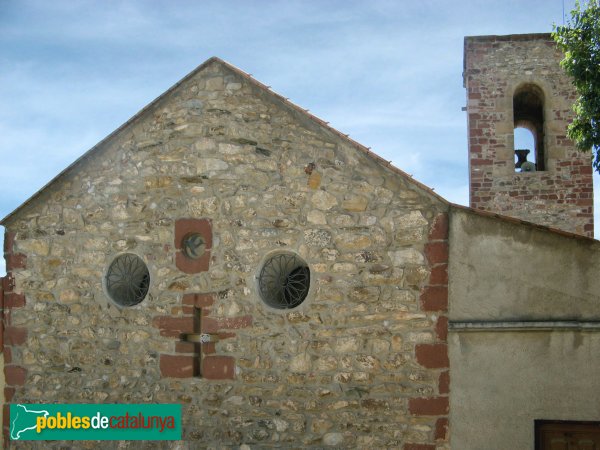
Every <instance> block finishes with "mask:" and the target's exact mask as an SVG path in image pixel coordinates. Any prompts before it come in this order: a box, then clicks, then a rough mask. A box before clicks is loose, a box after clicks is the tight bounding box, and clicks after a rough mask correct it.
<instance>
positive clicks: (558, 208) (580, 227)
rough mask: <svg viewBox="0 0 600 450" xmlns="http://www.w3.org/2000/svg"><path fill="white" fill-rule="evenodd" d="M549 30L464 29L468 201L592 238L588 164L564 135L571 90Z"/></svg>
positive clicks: (572, 95) (585, 156)
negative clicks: (497, 32)
mask: <svg viewBox="0 0 600 450" xmlns="http://www.w3.org/2000/svg"><path fill="white" fill-rule="evenodd" d="M561 59H562V54H561V53H560V51H559V50H558V49H557V47H556V45H555V43H554V41H553V40H552V37H551V35H550V34H521V35H508V36H468V37H466V38H465V48H464V73H463V78H464V86H465V88H466V90H467V115H468V129H469V138H468V142H469V198H470V206H471V207H472V208H476V209H482V210H485V211H490V212H497V213H499V214H503V215H507V216H511V217H515V218H519V219H523V220H526V221H529V222H534V223H537V224H541V225H546V226H550V227H554V228H558V229H561V230H565V231H570V232H573V233H577V234H582V235H585V236H589V237H593V233H594V222H593V220H594V219H593V185H592V164H591V156H590V154H589V153H583V152H580V151H579V150H577V148H576V147H575V145H574V144H573V142H572V141H571V140H569V139H568V138H567V136H566V133H567V126H568V124H569V123H570V122H571V119H572V115H573V112H572V110H571V106H572V104H573V102H574V101H575V98H576V91H575V88H574V87H573V85H572V84H571V81H570V79H569V78H568V76H567V75H566V74H565V73H564V72H563V70H562V68H561V67H560V65H559V63H560V60H561Z"/></svg>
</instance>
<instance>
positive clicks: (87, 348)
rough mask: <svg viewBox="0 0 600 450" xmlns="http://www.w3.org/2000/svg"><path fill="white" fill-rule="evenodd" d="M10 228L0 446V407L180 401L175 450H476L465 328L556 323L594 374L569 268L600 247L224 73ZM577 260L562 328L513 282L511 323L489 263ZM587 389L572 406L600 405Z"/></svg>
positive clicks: (66, 174) (144, 118)
mask: <svg viewBox="0 0 600 450" xmlns="http://www.w3.org/2000/svg"><path fill="white" fill-rule="evenodd" d="M470 120H473V117H470ZM471 123H472V122H471ZM581 172H582V173H584V172H585V171H583V170H582V171H581ZM586 220H588V219H586ZM2 224H3V225H4V226H5V227H6V236H5V244H4V254H5V258H6V262H7V272H8V273H7V276H6V277H5V278H4V279H3V283H2V290H0V295H2V297H3V305H4V320H3V325H4V358H5V360H4V373H5V382H6V387H5V390H4V396H5V402H6V403H5V409H4V427H5V437H6V436H7V434H6V430H7V427H8V425H9V423H8V410H7V406H8V405H9V404H10V403H180V404H182V405H183V441H182V442H180V443H177V444H175V445H177V446H179V448H244V449H247V448H401V449H404V450H434V449H437V450H443V449H449V448H450V447H451V443H452V447H454V448H457V449H459V448H460V449H466V448H483V447H477V446H476V445H479V444H474V443H472V442H469V437H468V436H469V433H470V430H472V428H471V427H472V426H474V424H473V418H472V414H473V412H474V411H478V413H479V414H482V413H481V411H485V410H486V409H487V404H486V403H485V395H486V393H487V389H489V388H490V387H489V386H486V385H485V382H483V384H482V383H481V376H480V375H481V374H480V373H479V372H477V370H478V369H477V367H478V364H473V361H478V362H479V363H481V364H482V365H483V366H482V367H484V368H485V369H486V370H487V368H489V369H490V370H493V368H494V366H493V364H491V365H490V362H489V361H487V360H486V359H485V358H486V353H485V346H484V347H483V348H482V350H481V351H482V352H483V353H479V347H478V346H479V345H480V344H481V342H487V341H486V340H487V339H489V336H488V335H487V334H485V333H488V330H487V329H486V330H483V331H482V330H481V329H480V330H479V331H475V333H473V332H472V330H467V328H469V327H471V329H472V328H473V325H472V324H473V323H476V322H478V323H479V322H481V323H483V322H486V321H488V322H492V321H497V320H500V319H502V320H504V321H506V322H510V321H511V320H512V321H514V320H517V319H518V320H520V321H524V320H532V319H536V320H537V321H538V322H540V323H542V322H544V323H546V325H547V326H554V325H548V323H549V322H548V321H553V322H552V323H554V324H555V325H556V323H558V322H560V321H561V320H563V319H565V318H566V317H567V316H568V318H569V320H571V322H572V323H575V322H577V323H575V325H573V324H572V328H571V329H569V330H566V331H565V330H563V331H558V332H555V330H554V329H552V330H554V331H552V330H550V331H548V328H546V331H540V332H538V333H537V334H536V335H535V338H534V341H535V342H537V338H538V337H541V336H543V333H550V334H551V335H552V337H553V339H554V341H553V345H554V347H552V348H553V349H555V350H554V351H555V356H556V355H558V354H559V353H560V349H562V350H563V351H566V350H565V349H566V348H567V347H568V346H565V345H566V344H565V345H563V344H562V341H561V339H562V338H563V337H564V333H565V332H566V333H571V334H569V336H571V337H570V338H569V339H571V341H569V342H571V344H569V345H571V346H573V345H575V347H573V348H574V349H575V350H574V353H573V352H572V353H571V354H572V355H574V356H573V357H574V359H573V362H572V363H573V365H575V366H576V367H578V366H577V364H580V365H581V364H587V366H586V367H587V368H586V370H588V368H590V369H589V370H593V369H594V368H596V367H597V366H598V365H597V364H596V365H594V364H595V363H590V360H589V358H588V359H587V360H586V359H585V357H584V356H585V354H586V352H591V350H592V349H593V348H595V347H594V346H595V345H597V338H596V333H594V332H593V329H594V328H593V324H594V323H595V320H596V319H600V317H598V316H599V315H600V314H596V312H595V306H596V305H597V304H598V301H600V299H599V298H598V292H599V291H598V290H597V289H595V288H596V284H597V282H596V281H595V279H596V277H595V276H594V274H593V272H592V271H583V270H579V264H580V263H581V264H589V267H594V266H593V263H595V261H596V260H597V258H598V257H597V256H596V254H597V251H596V250H597V242H596V241H593V240H592V239H590V238H586V237H578V236H577V235H575V234H570V233H567V232H558V231H556V230H555V231H553V230H546V229H543V230H540V229H539V227H537V226H533V225H531V224H526V223H522V222H521V221H520V220H514V219H506V218H499V217H496V216H494V215H493V214H488V213H482V212H477V211H475V210H474V209H469V208H466V209H465V208H462V207H458V206H456V205H451V204H449V203H448V202H447V201H445V200H444V199H443V198H441V197H439V196H438V195H437V194H435V193H434V192H433V191H432V190H431V189H429V188H427V187H426V186H424V185H422V184H420V183H418V182H417V181H415V180H413V179H412V178H411V177H410V176H408V175H407V174H405V173H404V172H402V171H401V170H399V169H397V168H395V167H393V166H392V165H390V164H389V162H387V161H384V160H383V159H381V158H380V157H378V156H377V155H375V154H373V153H372V152H370V151H369V150H368V149H367V148H365V147H363V146H362V145H360V144H358V143H356V142H354V141H352V140H351V139H349V138H348V137H347V136H345V135H343V134H341V133H339V132H338V131H336V130H334V129H332V128H330V127H329V126H328V125H327V124H326V123H325V122H323V121H321V120H320V119H318V118H316V117H314V116H312V115H310V114H309V113H308V112H306V111H305V110H303V109H301V108H299V107H297V106H296V105H294V104H292V103H290V102H289V101H287V100H286V99H285V98H283V97H281V96H279V95H277V94H275V93H273V92H272V91H271V90H269V88H268V87H266V86H264V85H262V84H261V83H259V82H258V81H256V80H254V79H252V78H251V77H250V76H249V75H247V74H245V73H243V72H242V71H240V70H239V69H237V68H235V67H233V66H231V65H229V64H227V63H225V62H223V61H221V60H219V59H218V58H212V59H210V60H208V61H207V62H205V63H204V64H203V65H201V66H200V67H199V68H197V69H196V70H194V71H193V72H192V73H191V74H189V75H188V76H187V77H185V78H184V79H183V80H182V81H180V82H179V83H177V84H176V85H175V86H173V87H172V88H171V89H170V90H169V91H167V92H166V93H165V94H163V95H162V96H160V97H159V98H158V99H156V100H155V101H154V102H152V103H151V104H150V105H148V106H147V107H146V108H144V109H143V110H142V111H141V112H140V113H138V114H137V115H136V116H134V117H133V118H132V119H131V120H129V121H128V122H127V123H125V124H124V125H123V126H122V127H120V128H119V129H118V130H116V131H115V132H114V133H112V134H111V135H109V136H108V137H107V138H105V139H104V140H103V141H101V142H100V143H99V144H98V145H96V146H95V147H94V148H92V149H91V150H90V151H89V152H88V153H86V154H85V155H83V156H82V157H81V158H80V159H79V160H77V161H76V162H75V163H74V164H72V165H71V166H70V167H68V168H67V169H65V171H63V172H62V173H61V174H59V175H58V176H57V177H56V178H55V179H54V180H53V181H52V182H51V183H50V184H49V185H48V186H46V187H45V188H44V189H42V190H41V191H40V192H38V193H37V194H35V195H34V196H33V197H32V198H31V199H30V200H28V201H27V202H26V203H25V204H23V205H22V206H21V207H19V208H18V209H17V210H16V211H15V212H13V213H11V214H10V215H9V216H8V217H6V218H5V219H4V220H3V222H2ZM577 226H578V227H579V225H577ZM576 231H583V233H584V234H585V233H589V231H590V230H589V229H588V228H586V227H585V225H582V226H581V230H579V228H577V230H576ZM510 236H520V240H517V241H514V242H513V241H511V239H510ZM542 242H543V245H542ZM472 243H478V244H477V245H476V246H474V245H472ZM490 243H493V244H494V245H492V246H491V247H487V248H486V245H489V244H490ZM517 244H518V245H517ZM519 245H521V247H519ZM573 246H575V247H577V252H579V253H577V254H578V255H579V256H578V257H579V258H580V259H579V260H578V261H575V262H574V263H572V264H571V266H570V267H571V270H570V271H568V270H560V271H555V272H557V273H554V274H553V277H550V278H552V280H553V281H552V283H551V286H550V287H547V290H548V292H549V293H551V294H553V295H554V296H553V297H552V298H551V299H550V301H551V302H552V303H551V306H552V308H553V313H552V314H550V315H549V316H548V315H547V314H546V312H547V308H546V307H545V306H544V305H543V304H540V303H539V301H537V300H536V297H535V295H534V294H533V293H534V291H535V289H538V288H539V286H540V285H541V284H544V285H545V283H546V281H547V280H546V278H547V277H546V278H544V277H539V276H537V277H535V276H534V277H532V278H531V279H532V280H533V281H532V283H533V284H531V286H530V285H528V284H527V283H529V281H530V279H529V278H527V280H526V282H525V283H524V285H525V286H526V287H527V289H528V292H530V293H531V295H529V296H525V297H524V299H525V300H527V302H529V301H532V302H533V303H534V304H533V306H531V308H529V307H528V306H527V304H528V303H527V302H525V304H524V303H521V304H519V298H520V297H519V296H522V294H523V291H522V290H520V291H519V290H514V289H512V288H509V287H508V285H509V283H511V276H512V275H513V272H510V271H507V270H506V265H504V264H500V263H501V262H504V263H505V262H506V261H511V258H514V257H517V255H518V254H527V253H526V252H528V251H529V252H533V253H536V251H537V249H539V248H542V247H543V248H545V249H546V250H545V251H546V252H547V253H544V252H539V254H540V255H541V256H540V257H541V259H540V260H539V261H538V263H539V266H538V267H537V268H535V267H534V268H533V269H531V270H533V273H534V274H536V273H538V272H536V270H538V269H539V270H540V271H542V272H543V271H544V270H545V269H546V266H545V265H544V264H545V263H544V261H546V258H548V257H562V258H568V257H569V256H568V255H572V254H573V251H574V250H573ZM519 252H520V253H519ZM494 254H497V255H501V256H502V258H499V259H498V263H490V261H489V260H490V259H493V258H490V255H494ZM451 255H454V259H453V258H452V257H451ZM466 255H469V257H471V258H472V260H469V259H468V258H467V256H466ZM542 256H543V257H542ZM453 261H454V262H453ZM453 264H454V265H453ZM522 264H525V262H523V263H522ZM517 266H518V264H513V267H514V268H515V270H516V267H517ZM527 267H528V266H526V264H525V268H524V269H523V272H522V273H527V270H529V269H527ZM449 275H450V276H449ZM572 276H576V277H578V278H577V281H578V282H577V283H575V282H573V283H572V286H569V289H568V292H566V293H565V292H563V291H564V289H563V291H561V288H560V286H561V285H564V283H563V281H565V280H566V281H565V282H568V281H569V280H571V277H572ZM561 277H562V278H561ZM497 280H501V281H500V282H498V283H500V284H497ZM502 283H506V284H502ZM599 287H600V286H599ZM559 291H560V292H559ZM502 292H505V293H507V295H506V296H504V297H503V296H502ZM513 295H514V297H513ZM579 299H584V300H583V301H582V302H581V303H580V304H579V306H578V307H577V308H575V309H571V310H569V308H567V307H566V306H565V302H567V301H574V300H579ZM496 300H497V301H496ZM453 302H454V303H453ZM495 308H496V309H498V311H499V312H498V313H497V312H495V311H496V310H495ZM511 308H513V309H511ZM513 312H514V314H513ZM573 312H574V313H573ZM571 313H573V314H571ZM536 314H537V315H536ZM544 314H546V316H545V315H544ZM488 316H491V317H488ZM505 319H506V320H505ZM469 324H471V325H469ZM577 324H579V325H577ZM581 324H584V325H581ZM586 324H587V325H586ZM590 324H592V325H590ZM514 326H518V325H514V324H513V331H511V332H509V333H508V334H503V336H504V337H508V338H511V337H512V335H511V334H510V333H512V332H514ZM577 326H579V329H581V327H582V326H585V327H587V328H586V329H585V331H584V333H585V335H583V336H579V335H577V333H578V331H577ZM590 330H592V331H590ZM449 332H450V334H449ZM529 332H531V330H529ZM482 333H483V334H482ZM556 333H558V334H559V335H558V336H557V335H556ZM561 333H562V334H561ZM534 334H535V333H534ZM474 336H475V338H473V337H474ZM481 336H483V338H482V337H481ZM494 336H495V335H494ZM521 337H522V334H521V335H519V334H518V335H517V336H516V337H514V339H516V341H517V344H516V345H521V343H520V341H519V339H521ZM472 339H475V340H474V341H472ZM544 339H546V337H544V338H543V339H542V341H543V340H544ZM494 342H498V341H497V339H495V338H492V339H491V341H490V342H489V345H490V347H489V348H492V347H493V345H497V344H493V343H494ZM513 343H514V342H513ZM486 345H487V344H486ZM474 349H475V350H476V351H475V352H474V351H473V350H474ZM494 351H496V349H494ZM500 351H501V350H500ZM556 352H558V353H556ZM590 354H591V353H590ZM452 358H454V359H455V360H456V361H457V364H460V365H461V368H459V367H458V366H457V372H456V373H458V374H459V375H458V376H460V377H461V378H460V379H455V378H456V377H457V376H456V375H454V373H455V372H454V363H453V362H452V361H453V359H452ZM508 359H509V361H505V362H504V364H505V368H509V367H511V361H512V360H510V358H508ZM555 359H556V358H555ZM550 360H554V359H553V356H550ZM450 368H452V370H453V372H452V376H450V373H451V372H450ZM486 370H484V371H483V372H482V373H484V374H485V376H486V377H487V376H489V373H488V372H487V371H486ZM507 370H508V369H507ZM555 372H556V373H558V372H559V370H558V369H556V370H555ZM502 373H504V372H502ZM552 373H554V372H552ZM582 373H583V372H582ZM585 373H587V372H585ZM504 374H505V375H506V373H504ZM547 376H548V377H549V378H552V374H549V375H547ZM559 378H560V377H559ZM484 381H485V380H484ZM477 383H479V384H477ZM590 383H592V382H590V381H589V380H587V379H586V381H585V382H583V385H582V386H580V385H579V384H577V385H575V386H570V388H571V391H572V392H573V401H580V402H581V403H583V404H586V405H587V404H589V403H590V404H591V402H594V401H596V400H599V399H598V398H597V397H598V396H599V394H596V393H593V394H590V393H588V394H587V398H585V395H584V393H586V392H587V391H588V388H590V387H594V386H592V385H591V384H590ZM593 383H595V382H593ZM471 386H473V387H474V388H473V389H471ZM599 387H600V386H599ZM492 388H493V387H492ZM595 392H600V390H596V391H595ZM470 397H472V399H473V400H472V403H469V401H470V400H469V398H470ZM596 404H599V405H600V402H598V401H596ZM469 405H473V408H471V407H470V406H469ZM477 405H478V406H477ZM455 406H456V409H455ZM476 406H477V407H476ZM545 407H546V408H547V410H548V411H549V410H550V409H552V407H553V402H550V405H546V406H545ZM461 408H462V409H461ZM478 408H479V409H478ZM506 408H509V409H510V405H508V406H506ZM597 408H598V407H594V406H591V405H590V406H585V408H584V409H582V410H581V411H582V412H581V413H580V414H578V413H577V411H574V410H571V409H570V410H567V411H566V412H564V414H563V413H561V417H560V418H561V419H564V420H579V421H586V420H588V421H589V420H598V418H599V417H600V414H599V411H598V410H597ZM455 411H459V412H460V414H458V415H457V413H455ZM545 411H546V410H544V407H540V409H538V410H537V411H536V412H534V413H535V414H538V415H539V417H538V416H536V415H535V414H534V413H532V414H534V416H535V417H534V416H532V417H533V419H544V418H548V419H552V418H553V417H549V416H550V415H551V414H550V413H549V412H548V413H546V412H545ZM569 411H570V412H569ZM504 413H506V414H510V413H511V412H510V411H505V412H504ZM449 418H450V419H451V420H449ZM533 419H531V420H530V418H529V416H528V417H527V418H526V422H527V424H528V425H527V426H529V425H531V427H533ZM524 421H525V419H524ZM454 429H456V430H458V434H457V435H456V438H455V437H454V434H453V433H454V431H453V430H454ZM527 430H529V428H527ZM527 430H526V432H525V434H526V433H528V431H527ZM487 432H488V433H493V432H494V430H493V427H491V428H489V429H488V431H487ZM461 433H462V434H461ZM480 434H481V433H480ZM483 434H484V435H485V433H483ZM455 439H456V441H455ZM487 439H488V442H489V439H492V440H493V439H494V438H493V437H490V436H487ZM532 439H533V438H532ZM453 442H459V443H460V442H463V443H464V444H458V445H454V443H453ZM532 442H533V441H532ZM5 443H7V444H8V443H9V441H5ZM75 444H77V445H78V446H82V447H92V446H93V445H94V444H93V443H75ZM10 445H11V446H14V447H16V448H21V447H23V448H29V447H36V446H35V445H34V444H33V443H32V442H16V441H11V442H10ZM48 445H50V446H52V445H54V446H56V447H57V448H59V447H64V445H74V444H73V443H70V444H69V443H64V442H56V443H51V444H48V443H44V445H43V447H47V446H48ZM139 445H140V443H139V442H138V443H136V442H128V443H127V442H125V443H123V442H121V443H117V442H110V441H108V442H106V446H107V448H110V447H111V446H112V447H115V448H116V447H118V448H125V447H132V448H133V447H136V448H137V447H139ZM141 445H143V446H144V447H146V448H163V447H164V448H167V447H170V446H171V445H173V444H169V443H164V442H162V443H161V442H142V443H141ZM498 445H500V447H493V446H488V447H486V448H506V447H503V446H502V445H504V444H502V443H501V442H498ZM40 447H41V445H40ZM515 448H520V447H519V446H518V445H517V446H516V447H515ZM532 448H533V447H532Z"/></svg>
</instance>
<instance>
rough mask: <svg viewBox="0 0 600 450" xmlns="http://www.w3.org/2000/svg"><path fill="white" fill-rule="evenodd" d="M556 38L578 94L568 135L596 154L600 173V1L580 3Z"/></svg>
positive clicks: (586, 149)
mask: <svg viewBox="0 0 600 450" xmlns="http://www.w3.org/2000/svg"><path fill="white" fill-rule="evenodd" d="M553 37H554V40H555V41H556V43H557V44H558V47H559V48H560V49H561V50H562V51H563V53H564V55H565V57H564V59H563V60H562V61H561V66H562V67H563V69H564V70H565V71H566V72H567V73H568V74H569V75H570V76H571V77H572V78H573V84H574V85H575V87H576V88H577V92H578V94H579V97H578V99H577V101H576V102H575V105H573V110H574V111H575V119H574V120H573V123H571V125H569V129H568V131H567V134H568V136H569V138H570V139H572V140H573V141H574V142H575V144H576V145H577V147H578V148H579V149H581V150H585V151H589V150H592V151H593V152H594V155H595V157H594V168H595V169H596V171H597V172H598V173H600V0H588V2H587V3H585V4H583V5H582V4H580V3H579V2H577V3H576V5H575V9H574V10H573V11H571V19H570V20H569V21H568V22H567V24H566V25H563V26H555V27H554V33H553Z"/></svg>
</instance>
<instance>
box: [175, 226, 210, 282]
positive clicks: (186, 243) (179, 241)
mask: <svg viewBox="0 0 600 450" xmlns="http://www.w3.org/2000/svg"><path fill="white" fill-rule="evenodd" d="M212 241H213V239H212V223H211V221H210V219H178V220H176V221H175V265H176V266H177V268H178V269H179V270H181V271H182V272H184V273H188V274H192V273H200V272H206V271H207V270H208V267H209V265H210V254H211V249H212Z"/></svg>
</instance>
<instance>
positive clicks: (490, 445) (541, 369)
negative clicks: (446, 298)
mask: <svg viewBox="0 0 600 450" xmlns="http://www.w3.org/2000/svg"><path fill="white" fill-rule="evenodd" d="M449 346H450V366H451V370H452V372H451V373H452V377H451V386H450V405H451V407H450V422H451V424H452V427H451V435H450V440H451V443H452V448H454V449H461V450H480V449H486V450H506V449H511V448H513V449H519V450H527V449H533V448H534V420H536V419H547V420H575V421H581V420H591V421H597V420H600V377H599V376H598V373H600V357H599V356H598V355H600V333H598V332H593V333H589V332H573V331H554V332H540V331H535V332H461V333H455V332H452V333H450V337H449Z"/></svg>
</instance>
